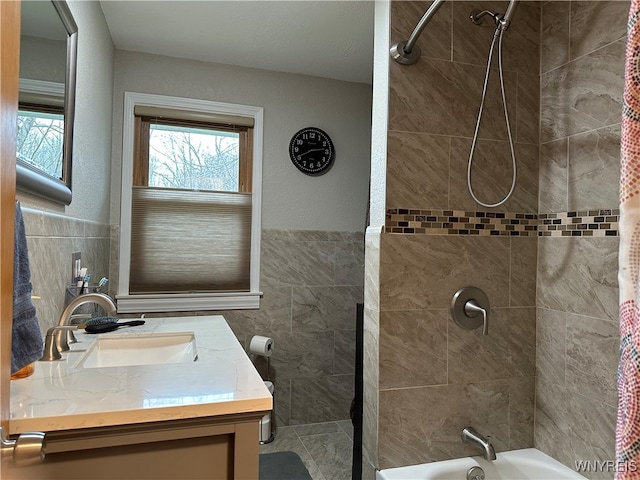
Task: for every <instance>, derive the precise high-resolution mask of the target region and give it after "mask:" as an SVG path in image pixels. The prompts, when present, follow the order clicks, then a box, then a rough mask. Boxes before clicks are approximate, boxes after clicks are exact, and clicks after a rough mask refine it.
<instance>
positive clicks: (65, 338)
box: [56, 293, 117, 352]
mask: <svg viewBox="0 0 640 480" xmlns="http://www.w3.org/2000/svg"><path fill="white" fill-rule="evenodd" d="M87 303H95V304H96V305H99V306H101V307H102V309H103V310H104V311H105V312H106V314H107V315H115V314H116V310H117V307H116V304H115V303H113V300H111V297H110V296H109V295H105V294H104V293H85V294H84V295H78V296H77V297H75V298H74V299H73V300H71V301H70V302H69V304H68V305H67V306H66V307H65V308H64V310H63V311H62V314H61V315H60V321H59V322H58V326H60V327H62V326H65V325H69V322H70V321H71V318H72V317H73V312H75V311H76V309H77V308H78V307H80V306H82V305H85V304H87ZM56 335H58V337H57V338H58V350H59V351H61V352H66V351H67V350H69V343H75V342H76V339H75V337H74V336H73V332H72V330H67V329H63V330H59V331H57V332H56Z"/></svg>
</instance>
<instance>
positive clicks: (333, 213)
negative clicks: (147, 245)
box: [111, 51, 371, 232]
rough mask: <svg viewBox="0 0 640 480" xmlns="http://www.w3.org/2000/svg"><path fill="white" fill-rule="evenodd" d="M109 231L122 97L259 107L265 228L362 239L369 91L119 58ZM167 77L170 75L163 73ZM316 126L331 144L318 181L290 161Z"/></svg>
mask: <svg viewBox="0 0 640 480" xmlns="http://www.w3.org/2000/svg"><path fill="white" fill-rule="evenodd" d="M115 71H116V75H115V81H114V89H113V92H114V106H113V122H114V123H113V132H114V135H113V144H112V152H113V155H112V161H113V166H112V172H111V178H112V187H111V193H112V195H111V223H112V224H117V223H119V216H120V203H119V196H120V183H121V168H120V165H121V163H122V160H121V157H122V109H123V98H124V92H125V91H133V92H143V93H154V94H162V95H172V96H181V97H188V98H199V99H203V100H213V101H220V102H227V103H239V104H245V105H255V106H261V107H264V159H263V184H262V189H263V200H262V202H263V203H262V225H263V228H275V229H308V230H329V231H347V232H357V231H360V232H361V231H363V230H364V228H365V226H366V211H367V195H368V185H369V183H368V182H369V163H370V136H371V86H369V85H365V84H359V83H350V82H341V81H337V80H329V79H323V78H319V77H310V76H305V75H294V74H287V73H279V72H271V71H266V70H257V69H251V68H241V67H232V66H228V65H221V64H214V63H205V62H197V61H194V60H187V59H179V58H173V57H166V56H160V55H149V54H143V53H138V52H128V51H117V52H116V56H115ZM169 72H170V73H169ZM306 126H317V127H320V128H321V129H323V130H324V131H326V132H327V133H328V134H329V135H330V136H331V138H332V139H333V142H334V146H335V149H336V159H335V164H334V166H333V167H332V168H331V169H330V170H329V171H328V172H327V173H326V174H324V175H322V176H320V177H310V176H307V175H304V174H302V173H301V172H299V171H298V170H297V169H296V168H295V167H294V166H293V165H292V164H291V161H290V160H289V155H288V146H289V141H290V140H291V137H292V136H293V134H295V133H296V132H297V131H298V130H300V129H301V128H303V127H306Z"/></svg>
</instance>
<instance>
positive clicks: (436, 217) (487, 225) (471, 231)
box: [385, 208, 620, 237]
mask: <svg viewBox="0 0 640 480" xmlns="http://www.w3.org/2000/svg"><path fill="white" fill-rule="evenodd" d="M619 217H620V210H619V209H605V210H579V211H572V212H559V213H541V214H536V213H510V212H482V211H475V212H473V211H464V210H419V209H404V208H391V209H388V210H387V214H386V224H385V233H394V234H402V235H480V236H512V237H532V236H541V237H615V236H618V235H619V233H618V222H619Z"/></svg>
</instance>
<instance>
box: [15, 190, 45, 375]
mask: <svg viewBox="0 0 640 480" xmlns="http://www.w3.org/2000/svg"><path fill="white" fill-rule="evenodd" d="M31 290H32V287H31V270H30V269H29V254H28V251H27V236H26V234H25V230H24V219H23V218H22V210H21V209H20V204H19V203H17V202H16V220H15V236H14V253H13V329H12V332H11V333H12V335H11V374H14V373H15V372H17V371H18V370H20V369H21V368H24V367H26V366H27V365H29V364H30V363H32V362H35V361H36V360H38V359H39V358H40V357H42V332H41V331H40V325H39V324H38V317H37V316H36V307H35V306H34V305H33V301H32V300H31Z"/></svg>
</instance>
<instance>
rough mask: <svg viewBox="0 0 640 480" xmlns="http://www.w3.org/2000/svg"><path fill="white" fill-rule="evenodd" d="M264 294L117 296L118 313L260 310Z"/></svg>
mask: <svg viewBox="0 0 640 480" xmlns="http://www.w3.org/2000/svg"><path fill="white" fill-rule="evenodd" d="M261 296H262V292H239V293H218V294H216V293H184V294H172V295H167V294H152V295H117V296H116V300H117V305H118V313H147V312H195V311H200V310H246V309H257V308H260V297H261Z"/></svg>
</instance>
